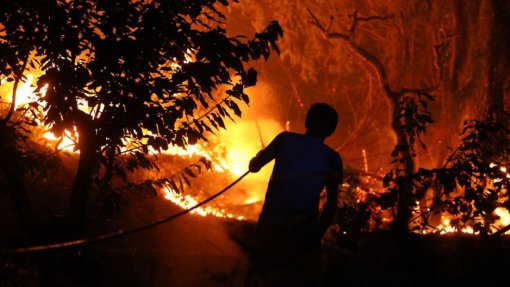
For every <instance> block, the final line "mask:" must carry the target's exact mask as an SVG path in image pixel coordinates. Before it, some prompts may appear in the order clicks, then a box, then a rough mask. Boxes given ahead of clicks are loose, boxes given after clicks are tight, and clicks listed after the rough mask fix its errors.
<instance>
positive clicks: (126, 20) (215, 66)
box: [0, 0, 283, 236]
mask: <svg viewBox="0 0 510 287" xmlns="http://www.w3.org/2000/svg"><path fill="white" fill-rule="evenodd" d="M234 2H235V1H234ZM229 3H230V1H225V0H223V1H210V0H203V1H186V2H182V1H172V0H166V1H137V0H135V1H87V0H73V1H52V0H51V1H22V2H19V1H18V2H16V1H11V2H9V3H5V5H3V8H2V9H3V13H2V14H1V16H0V27H1V29H2V32H1V34H0V37H1V39H2V41H1V42H0V50H1V51H2V55H4V56H3V57H2V59H0V78H1V79H6V80H7V82H14V85H15V87H16V86H17V85H18V84H19V82H20V81H23V79H24V77H25V74H26V73H27V72H28V69H34V70H37V69H39V70H40V71H41V72H42V74H41V75H40V76H38V77H37V88H36V90H35V92H36V93H37V94H38V95H39V98H38V99H37V103H34V104H32V105H31V106H30V109H32V110H37V109H39V110H43V111H44V118H43V119H42V121H43V123H44V124H45V125H47V126H49V127H51V131H52V132H53V133H54V134H55V135H57V136H62V135H63V134H64V132H65V131H68V132H71V133H73V132H74V131H76V132H77V134H78V136H76V137H75V141H76V146H75V149H76V150H78V151H79V152H80V155H79V162H78V170H77V173H76V177H75V179H74V185H73V187H72V190H71V194H70V199H69V207H68V214H67V219H68V220H67V223H68V228H69V233H70V234H71V236H76V235H77V234H79V233H80V232H81V230H82V228H83V225H84V222H85V219H86V209H87V201H88V196H89V191H90V189H91V187H92V186H93V185H97V186H98V187H99V188H104V191H105V192H106V191H107V189H108V186H109V181H110V179H111V177H112V176H113V175H115V174H118V175H120V176H123V177H125V172H126V170H133V169H136V168H144V169H154V168H157V166H156V165H155V164H154V163H153V162H151V161H150V160H149V158H148V157H147V155H148V154H149V151H150V150H155V151H162V150H166V149H168V148H169V147H171V146H180V147H185V146H186V145H188V144H194V143H196V142H197V141H200V140H206V134H207V133H208V132H211V133H214V132H215V131H216V130H218V129H220V128H225V122H224V121H225V119H227V118H228V119H232V120H233V119H234V117H236V116H237V117H239V116H241V110H240V108H239V104H240V103H245V104H248V103H249V97H248V95H247V94H246V93H245V91H244V89H245V88H248V87H250V86H253V85H255V83H256V81H257V72H256V70H254V69H253V68H250V67H247V63H248V62H249V61H252V60H258V59H260V58H263V59H266V60H267V59H268V57H269V56H270V54H271V52H272V51H276V52H279V50H278V45H277V41H278V39H279V38H280V37H282V36H283V32H282V29H281V27H280V26H279V24H278V22H276V21H273V22H271V23H269V25H268V26H267V27H266V29H265V30H264V31H262V32H260V33H256V34H255V36H254V37H253V38H252V39H248V38H246V37H244V36H234V37H232V36H228V35H227V31H226V30H225V29H224V28H223V21H224V19H225V17H224V15H223V14H222V12H221V9H222V7H224V6H227V5H229ZM2 82H3V81H2ZM14 90H15V89H14ZM14 97H15V93H13V98H14ZM14 102H15V99H13V100H12V103H11V107H10V109H9V112H8V113H7V115H6V116H5V117H4V118H3V123H4V125H11V124H10V123H11V122H12V114H13V110H14ZM128 139H129V140H128ZM120 158H122V160H120ZM126 158H127V160H125V159H126ZM204 166H205V167H207V166H208V164H205V165H204ZM190 171H191V170H186V171H185V174H187V175H188V176H191V177H192V176H193V175H194V173H193V172H190ZM20 173H23V172H22V171H20ZM179 179H180V180H187V178H186V176H184V175H182V176H181V177H179ZM16 192H22V191H19V190H16Z"/></svg>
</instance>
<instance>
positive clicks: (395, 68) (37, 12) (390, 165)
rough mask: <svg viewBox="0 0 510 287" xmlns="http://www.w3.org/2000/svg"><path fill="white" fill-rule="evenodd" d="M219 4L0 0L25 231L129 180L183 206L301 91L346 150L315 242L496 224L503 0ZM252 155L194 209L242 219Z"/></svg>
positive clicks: (114, 192)
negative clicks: (330, 118) (333, 117)
mask: <svg viewBox="0 0 510 287" xmlns="http://www.w3.org/2000/svg"><path fill="white" fill-rule="evenodd" d="M16 2H18V3H16ZM231 2H232V3H231ZM235 2H237V1H157V0H132V1H88V0H66V1H63V0H62V1H61V0H55V1H53V0H51V1H10V2H8V3H7V2H6V3H4V4H2V5H3V6H2V11H1V12H2V13H1V14H0V52H1V54H2V58H0V191H2V192H4V193H5V197H6V199H8V200H9V202H10V205H9V206H12V210H13V212H14V213H15V214H16V218H17V219H18V220H19V225H20V226H21V228H20V229H22V230H23V231H24V233H25V235H26V237H24V238H25V240H26V243H27V244H28V243H33V244H38V243H47V242H55V241H63V240H72V239H76V238H81V237H82V236H84V235H85V234H86V233H87V232H86V230H88V229H87V226H88V225H93V221H94V220H95V219H101V220H105V221H108V220H109V219H111V218H113V217H114V216H115V215H116V214H118V213H119V210H120V209H121V207H122V206H123V204H124V202H125V197H126V194H127V193H129V192H138V193H150V194H152V195H155V196H157V197H158V198H161V199H162V200H163V199H166V200H168V201H171V202H172V203H173V204H176V205H178V206H180V207H181V208H183V209H189V208H192V207H194V206H195V205H196V204H198V203H199V202H201V201H203V200H206V199H207V198H209V197H210V196H211V195H212V194H213V193H215V192H217V191H218V190H220V189H221V188H222V187H224V186H227V185H228V184H229V183H231V182H232V181H234V180H236V179H237V178H239V177H240V176H241V175H243V174H244V173H245V172H246V170H247V167H248V161H249V160H250V158H251V157H252V156H253V155H255V154H256V153H257V151H258V150H260V149H261V148H263V147H264V146H265V144H267V143H268V142H269V141H270V140H271V139H272V138H273V137H274V136H275V135H277V134H278V133H279V132H281V131H283V130H289V131H296V132H301V131H303V128H304V127H301V126H295V123H300V122H303V118H304V116H305V110H306V107H307V106H308V105H310V104H311V103H314V102H318V101H322V102H328V103H330V104H331V105H332V106H334V107H335V108H336V109H337V110H338V111H339V114H340V124H339V128H338V130H337V132H336V134H335V135H333V136H332V137H331V138H328V142H327V143H328V144H329V145H330V146H332V147H333V148H334V149H335V150H336V151H338V152H339V153H341V154H342V158H343V159H344V160H345V166H346V167H345V170H344V184H343V186H342V188H341V189H340V190H339V191H338V192H339V202H338V210H337V216H336V221H335V224H334V227H333V228H331V229H330V232H329V233H328V236H329V237H328V238H327V240H329V244H333V245H334V243H338V242H341V241H342V240H344V239H346V238H349V239H353V238H354V239H355V240H358V239H360V238H361V237H362V236H363V235H366V234H370V233H377V232H379V231H386V230H391V231H395V232H396V233H397V234H401V235H403V234H412V235H417V236H420V237H421V238H427V236H428V235H444V234H463V235H469V236H473V235H474V236H473V237H483V238H484V237H486V236H487V237H490V236H492V237H497V236H499V235H504V234H509V232H510V213H509V211H510V197H509V194H508V186H509V183H510V173H509V169H510V162H509V154H510V150H509V148H510V131H509V129H508V124H509V122H510V117H509V115H508V113H507V110H508V106H509V103H510V101H509V100H508V96H507V95H508V93H509V87H510V85H509V83H510V81H509V79H510V68H509V67H510V49H509V46H508V45H509V43H510V31H509V30H508V27H509V24H510V23H509V21H510V20H509V19H510V7H509V5H508V3H506V2H505V1H500V0H493V1H484V0H474V1H468V2H466V1H461V0H454V1H448V3H443V2H444V1H405V0H399V1H373V0H364V1H300V0H286V1H278V2H275V1H270V0H256V1H255V0H246V1H242V2H241V3H235ZM290 11H292V12H290ZM274 19H277V20H278V21H276V20H274ZM284 31H285V37H283V32H284ZM244 35H254V36H253V37H246V36H244ZM274 53H277V54H278V55H279V57H274V56H273V54H274ZM262 60H263V61H262ZM270 170H271V166H268V167H266V168H264V169H263V170H262V172H261V173H258V174H250V175H249V176H247V177H246V178H245V179H243V181H241V182H240V183H239V184H237V185H236V186H235V187H233V188H232V190H230V191H229V192H228V193H226V194H224V195H222V196H221V197H219V198H217V199H216V200H214V201H213V202H211V203H209V204H208V205H206V206H201V207H200V208H197V209H194V210H193V213H195V214H198V215H200V216H204V217H208V216H216V217H220V218H223V219H227V220H232V221H233V222H236V223H239V222H253V221H254V220H256V218H257V216H258V214H259V212H260V208H261V206H262V202H263V200H264V192H265V188H266V184H267V180H268V179H269V177H270V174H269V172H270ZM57 189H58V190H57ZM49 190H51V191H52V193H50V192H47V191H49ZM46 192H47V193H46ZM50 194H51V196H50ZM34 199H37V200H34ZM53 201H55V202H56V203H53ZM41 202H42V203H44V204H46V205H48V206H51V208H50V212H48V213H49V214H50V215H48V214H41V213H43V212H41V211H40V210H39V209H38V207H37V205H38V204H39V203H41ZM48 202H52V203H51V204H49V203H48ZM48 230H50V231H51V232H48ZM7 241H8V240H7ZM8 243H9V241H8Z"/></svg>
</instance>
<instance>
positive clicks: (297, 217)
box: [246, 103, 343, 287]
mask: <svg viewBox="0 0 510 287" xmlns="http://www.w3.org/2000/svg"><path fill="white" fill-rule="evenodd" d="M337 123H338V114H337V112H336V110H335V109H334V108H333V107H331V106H330V105H328V104H325V103H316V104H313V105H312V106H311V107H310V109H309V110H308V112H307V115H306V121H305V127H306V132H305V134H297V133H292V132H282V133H280V134H279V135H277V136H276V137H275V138H274V139H273V140H272V141H271V143H270V144H269V145H268V146H267V147H266V148H265V149H263V150H261V151H260V152H259V153H257V155H256V156H255V157H254V158H253V159H252V160H251V161H250V163H249V170H250V172H258V171H259V170H260V169H261V168H262V167H263V166H264V165H266V164H267V163H269V162H270V161H271V160H273V159H274V160H275V165H274V168H273V172H272V174H271V178H270V180H269V184H268V187H267V192H266V197H265V201H264V206H263V207H262V212H261V214H260V216H259V219H258V222H257V227H256V231H255V236H254V246H253V250H252V262H251V264H252V265H251V266H250V269H249V271H248V274H247V276H246V286H250V287H251V286H306V287H311V286H316V284H317V280H318V277H317V275H318V271H319V270H318V266H319V265H320V242H321V238H322V236H323V235H324V233H325V232H326V230H327V229H328V227H329V226H330V224H331V223H332V221H333V217H334V214H335V210H336V206H337V192H338V188H339V186H340V185H341V183H342V169H343V166H342V158H341V157H340V155H339V154H338V153H337V152H336V151H335V150H333V149H331V148H330V147H328V146H327V145H326V144H324V141H325V139H326V138H327V137H329V136H331V135H332V134H333V132H334V131H335V129H336V126H337ZM324 188H325V189H326V192H327V199H326V203H325V204H324V206H323V208H322V209H320V194H321V192H322V191H323V189H324Z"/></svg>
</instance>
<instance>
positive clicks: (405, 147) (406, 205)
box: [391, 96, 414, 234]
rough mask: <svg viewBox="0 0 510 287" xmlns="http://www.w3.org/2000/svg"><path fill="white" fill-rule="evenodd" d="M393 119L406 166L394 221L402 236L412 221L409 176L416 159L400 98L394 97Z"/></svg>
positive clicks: (401, 179)
mask: <svg viewBox="0 0 510 287" xmlns="http://www.w3.org/2000/svg"><path fill="white" fill-rule="evenodd" d="M392 105H393V113H392V114H393V118H392V123H391V126H392V128H393V131H394V132H395V134H396V137H397V146H398V147H399V149H400V151H401V155H402V160H403V162H402V165H403V166H404V174H403V176H402V177H401V178H399V180H398V203H397V204H398V205H397V214H396V215H395V219H394V221H393V225H392V229H393V231H395V232H397V233H401V234H405V233H408V232H409V227H408V225H409V220H410V219H411V215H412V213H411V192H412V186H411V181H410V179H409V176H410V175H411V174H413V172H414V159H413V157H412V156H411V150H410V149H411V147H410V146H409V143H408V140H407V137H406V135H405V133H404V131H403V127H402V124H401V123H400V109H399V102H398V97H397V96H394V97H393V101H392Z"/></svg>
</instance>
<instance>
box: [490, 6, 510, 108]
mask: <svg viewBox="0 0 510 287" xmlns="http://www.w3.org/2000/svg"><path fill="white" fill-rule="evenodd" d="M491 5H492V10H493V19H492V23H491V24H492V26H491V31H490V38H489V39H490V41H489V43H490V44H489V45H490V46H489V47H490V48H489V51H490V52H489V58H488V67H489V71H488V72H489V74H488V79H489V85H488V91H487V112H488V113H492V114H494V113H495V115H496V116H497V114H498V113H499V112H501V111H504V110H505V108H504V90H505V85H506V83H507V80H508V75H509V67H508V65H509V64H510V43H509V41H510V31H509V30H508V27H510V5H509V4H508V1H506V0H491Z"/></svg>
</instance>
